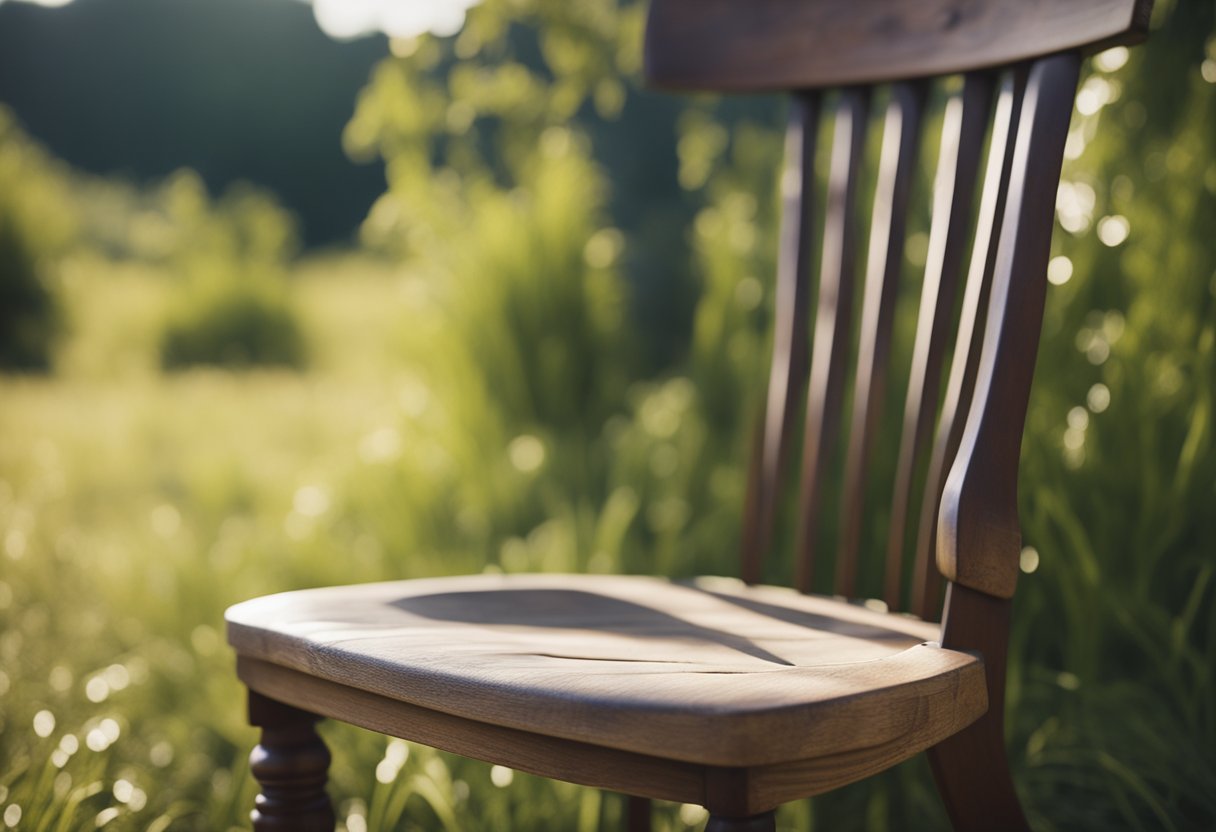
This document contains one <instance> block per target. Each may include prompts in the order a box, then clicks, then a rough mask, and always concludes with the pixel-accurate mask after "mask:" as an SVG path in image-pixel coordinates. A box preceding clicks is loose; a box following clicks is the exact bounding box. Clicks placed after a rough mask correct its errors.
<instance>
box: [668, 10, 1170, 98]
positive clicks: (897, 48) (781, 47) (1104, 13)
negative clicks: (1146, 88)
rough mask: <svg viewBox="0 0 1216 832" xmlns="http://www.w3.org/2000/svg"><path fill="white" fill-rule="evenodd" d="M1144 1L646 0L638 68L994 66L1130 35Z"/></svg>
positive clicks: (765, 84) (832, 81) (757, 75)
mask: <svg viewBox="0 0 1216 832" xmlns="http://www.w3.org/2000/svg"><path fill="white" fill-rule="evenodd" d="M1151 6H1152V2H1151V0H1019V2H1008V0H1004V2H1002V0H917V2H907V0H868V2H865V3H858V2H857V0H813V2H801V1H800V0H652V2H651V4H650V22H649V24H648V26H647V37H646V75H647V78H648V79H649V80H650V81H651V83H654V84H657V85H659V86H664V87H671V88H678V89H704V90H715V91H723V90H728V91H729V90H736V91H749V90H752V91H754V90H784V89H802V88H819V87H831V86H843V85H850V84H869V83H877V82H882V81H895V80H899V79H906V78H918V77H924V76H931V75H946V74H950V73H954V72H967V71H971V70H976V69H983V68H988V67H998V66H1003V65H1007V64H1012V63H1016V62H1018V61H1023V60H1026V59H1029V58H1037V57H1040V56H1044V55H1049V54H1051V53H1054V52H1060V51H1064V50H1070V49H1097V48H1102V47H1106V46H1110V45H1113V44H1115V43H1132V42H1135V41H1137V40H1140V39H1142V38H1143V35H1144V32H1145V31H1147V29H1148V16H1149V11H1150V9H1151Z"/></svg>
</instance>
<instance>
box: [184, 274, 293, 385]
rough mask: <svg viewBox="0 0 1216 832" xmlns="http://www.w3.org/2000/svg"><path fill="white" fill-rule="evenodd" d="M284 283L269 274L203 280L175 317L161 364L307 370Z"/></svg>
mask: <svg viewBox="0 0 1216 832" xmlns="http://www.w3.org/2000/svg"><path fill="white" fill-rule="evenodd" d="M280 283H281V278H280V279H279V280H276V279H275V278H273V277H271V276H269V275H267V274H255V275H242V274H236V275H223V276H220V277H219V279H218V280H215V281H200V282H199V284H198V286H197V288H196V289H194V290H193V291H190V292H188V293H187V294H186V295H185V296H184V297H183V300H182V302H181V303H179V304H178V307H177V309H176V311H175V312H174V313H173V314H171V316H170V318H169V321H168V324H167V325H166V327H165V331H164V335H163V336H162V337H161V346H160V354H161V365H162V366H163V367H164V368H165V369H169V370H173V369H181V368H184V367H189V366H192V365H199V364H211V365H217V366H225V367H232V368H243V367H250V366H255V365H269V366H284V367H300V366H302V365H303V364H304V338H303V336H302V334H301V331H300V327H299V325H298V324H297V322H296V316H295V311H294V309H293V308H292V306H291V305H290V303H289V302H288V298H287V295H286V292H285V290H284V289H283V288H282V286H281V285H280Z"/></svg>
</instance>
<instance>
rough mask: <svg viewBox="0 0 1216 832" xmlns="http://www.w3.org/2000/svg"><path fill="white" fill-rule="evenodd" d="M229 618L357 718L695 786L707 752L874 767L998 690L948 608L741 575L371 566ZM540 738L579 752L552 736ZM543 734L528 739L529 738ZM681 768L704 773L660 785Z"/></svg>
mask: <svg viewBox="0 0 1216 832" xmlns="http://www.w3.org/2000/svg"><path fill="white" fill-rule="evenodd" d="M228 621H229V637H230V640H231V642H232V644H233V645H234V646H235V647H236V648H237V652H238V654H239V655H240V657H241V673H242V677H243V678H244V679H245V681H246V682H247V683H248V684H249V685H250V687H251V688H252V689H254V690H255V691H259V692H261V693H263V694H265V695H267V696H270V697H272V698H274V699H276V700H279V701H282V702H286V703H288V704H291V705H295V706H296V707H300V708H303V709H306V710H309V711H312V712H315V713H320V714H326V713H327V712H328V711H330V710H334V709H335V708H334V706H333V704H332V703H333V701H334V700H335V697H338V698H341V699H342V700H343V701H344V707H343V708H342V709H341V712H342V714H343V718H344V719H346V720H347V721H353V722H355V723H356V724H364V725H365V726H366V727H370V728H375V729H377V730H381V731H387V732H388V733H393V734H396V735H398V736H402V737H404V738H406V739H416V740H419V741H423V742H426V743H428V744H432V745H436V746H438V747H440V748H447V749H448V750H452V751H457V752H458V753H463V754H467V755H469V756H474V757H479V758H481V759H485V760H488V761H491V762H496V763H503V764H507V765H514V766H515V767H517V768H524V769H525V770H530V771H534V772H536V773H540V774H545V775H549V776H556V777H562V778H563V779H570V780H578V781H582V782H588V783H589V784H593V785H601V786H611V787H614V788H622V785H621V784H619V783H614V782H609V783H605V782H603V776H601V775H598V774H596V775H594V776H592V774H593V771H599V770H600V768H599V767H597V766H589V767H588V774H587V775H584V776H581V777H580V776H577V772H573V773H572V771H571V764H570V762H569V759H568V758H569V757H571V756H578V757H583V758H587V757H596V758H598V757H602V756H604V755H605V754H610V753H611V752H626V754H625V755H624V757H622V760H623V763H622V764H624V765H626V766H627V767H633V768H636V769H637V770H638V771H639V772H644V771H647V770H648V769H649V768H654V767H657V768H660V769H664V761H668V762H669V763H670V765H668V766H666V768H665V769H664V770H665V771H666V776H657V775H655V774H654V773H652V774H650V775H648V777H650V778H651V779H652V780H653V782H652V783H651V784H650V788H649V789H647V788H642V789H641V792H642V793H650V794H651V795H652V796H658V797H667V798H670V799H681V800H690V801H693V802H704V794H703V791H704V772H698V771H694V769H697V767H709V768H716V767H723V768H730V769H732V770H742V769H747V768H762V767H765V766H777V765H778V764H788V763H791V762H794V761H802V760H805V761H814V760H822V759H826V758H835V757H839V756H840V755H843V754H853V755H857V757H858V760H859V762H862V763H863V764H862V765H861V767H860V773H859V774H858V776H859V777H860V776H865V775H866V774H868V773H871V770H876V769H878V768H882V767H885V766H887V765H890V764H891V763H892V762H893V761H894V760H896V759H902V758H905V757H908V756H911V755H912V754H914V753H916V752H917V751H920V750H922V749H924V748H926V747H928V746H929V745H932V744H933V743H935V742H937V741H939V740H940V739H942V738H944V737H946V736H950V735H952V734H954V733H956V732H957V731H959V730H961V729H962V728H963V727H965V726H966V725H968V724H969V723H971V722H972V721H974V720H975V719H977V718H978V717H979V716H980V715H981V714H983V713H984V711H985V709H986V707H987V696H986V688H985V682H984V669H983V665H982V662H981V661H980V660H979V659H977V658H976V657H974V656H972V655H970V654H967V653H961V652H956V651H952V650H945V649H942V648H941V647H938V646H937V645H936V644H934V643H932V642H933V640H935V639H936V638H937V637H938V635H937V634H938V632H939V628H938V626H937V625H936V624H930V623H925V622H921V621H918V620H916V619H912V618H908V617H903V616H895V615H886V614H883V613H878V612H874V611H871V610H868V609H865V608H864V607H859V606H855V605H851V604H846V603H843V602H841V601H836V600H833V599H829V598H822V597H816V596H807V595H801V594H798V593H795V592H793V591H790V590H784V589H778V588H774V587H748V586H745V585H744V584H742V583H741V582H738V581H734V580H729V579H720V578H719V579H713V578H702V579H697V580H695V581H692V582H688V583H673V582H669V581H665V580H662V579H657V578H644V577H605V576H578V575H512V576H488V575H483V576H472V577H460V578H443V579H435V580H423V581H408V582H394V583H383V584H368V585H362V586H350V587H333V588H326V589H316V590H305V591H301V592H292V593H285V594H281V595H274V596H269V597H266V598H261V599H257V600H255V601H250V602H247V603H244V604H240V605H238V606H236V607H234V608H233V609H232V610H230V611H229V615H228ZM340 689H345V694H343V693H342V690H340ZM352 701H358V702H359V703H361V705H360V708H361V709H362V710H361V711H360V712H364V713H365V716H364V719H363V720H360V719H351V713H352V712H351V710H349V707H350V703H351V702H352ZM356 710H359V709H356ZM437 726H442V730H435V727H437ZM538 738H551V739H552V740H554V741H556V746H557V747H559V748H560V750H561V753H558V754H556V756H551V755H547V754H540V755H537V754H536V752H535V747H536V742H537V740H538ZM517 746H518V747H517ZM525 746H529V747H531V748H532V749H533V750H532V751H529V752H527V755H526V759H524V760H522V761H521V759H519V758H518V756H513V755H518V754H519V753H523V748H524V747H525ZM871 756H872V757H873V758H874V759H873V761H872V762H873V763H874V764H875V765H874V767H873V768H872V767H871V766H870V765H866V764H864V761H865V759H866V758H867V757H871ZM635 757H636V758H637V759H627V758H635ZM642 758H649V759H646V760H643V759H642ZM684 764H691V766H689V765H684ZM576 767H577V766H576ZM834 768H835V766H834ZM676 771H682V772H684V774H685V775H687V776H688V777H691V780H689V782H690V783H693V784H694V785H693V786H691V788H693V789H694V790H699V791H698V793H696V794H687V793H685V792H687V790H688V788H690V787H689V786H687V785H685V786H681V787H680V788H679V789H678V790H677V792H678V793H675V794H673V793H671V791H670V790H668V791H666V792H664V793H662V794H653V792H654V791H655V790H656V787H657V786H661V785H662V784H663V783H666V782H667V781H669V780H671V776H670V775H671V774H672V773H673V772H676ZM781 771H782V772H783V777H785V778H786V779H787V780H788V778H790V776H791V773H792V772H791V770H790V769H789V767H788V766H783V767H782V768H781ZM690 772H691V773H690ZM755 773H756V772H752V774H753V775H754V774H755ZM832 773H833V777H832V780H831V782H830V783H820V782H817V781H816V780H815V778H804V779H802V780H798V777H797V775H795V777H794V781H792V782H788V783H787V784H786V787H787V789H788V790H789V791H790V792H791V794H797V795H802V794H810V793H813V792H818V791H823V790H824V788H830V787H834V786H837V785H840V782H839V775H840V774H841V772H840V771H836V770H834V771H833V772H832ZM846 776H847V775H846ZM677 779H678V778H677ZM686 779H687V778H686ZM849 779H856V778H852V777H850V778H849ZM752 780H753V782H754V781H755V777H754V776H753V777H752ZM846 782H847V781H846ZM631 785H632V786H633V789H634V790H635V792H636V791H637V790H638V788H639V787H638V785H636V784H631ZM643 785H645V784H643ZM783 794H784V793H783ZM791 794H784V796H783V797H782V799H790V797H791ZM778 802H780V801H778ZM773 805H776V803H775V802H774V803H773ZM747 808H748V810H749V811H752V810H763V809H767V808H771V807H769V806H759V807H757V806H754V805H749V806H748V807H747Z"/></svg>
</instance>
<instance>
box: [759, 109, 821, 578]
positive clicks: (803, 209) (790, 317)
mask: <svg viewBox="0 0 1216 832" xmlns="http://www.w3.org/2000/svg"><path fill="white" fill-rule="evenodd" d="M818 116H819V100H818V96H817V95H815V94H813V93H805V94H800V95H794V96H793V97H792V99H791V101H790V114H789V125H788V127H787V128H786V134H785V170H784V173H783V175H782V179H781V237H780V248H779V250H778V252H777V293H776V294H777V296H776V313H775V316H774V318H775V321H774V328H773V360H772V368H771V370H770V372H769V380H768V398H767V402H766V405H765V411H764V418H763V419H762V420H761V422H760V429H761V435H760V438H759V442H758V447H757V449H756V453H755V455H754V466H755V468H754V472H753V479H754V482H753V483H751V484H750V487H749V492H750V494H751V499H750V500H749V505H748V508H747V511H746V513H745V518H744V538H743V539H744V547H743V568H742V578H743V580H745V581H747V582H748V583H756V582H757V581H759V579H760V572H761V565H762V564H761V561H762V558H763V556H764V553H765V552H767V551H768V548H769V546H770V545H771V542H772V535H773V528H774V526H775V524H776V511H777V503H778V499H779V492H780V488H781V482H782V480H783V478H784V475H785V471H786V459H787V458H788V457H789V454H790V447H791V444H792V443H791V439H792V434H793V431H794V422H795V421H796V419H797V417H798V413H799V410H800V407H799V394H800V393H801V392H802V389H803V387H804V385H805V383H806V372H807V347H808V344H807V308H808V306H809V302H810V299H809V296H810V281H809V279H808V273H809V271H810V259H811V243H812V234H811V222H812V214H813V206H814V195H815V193H814V191H815V140H816V138H817V135H818V129H819V119H818Z"/></svg>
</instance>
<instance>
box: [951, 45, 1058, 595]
mask: <svg viewBox="0 0 1216 832" xmlns="http://www.w3.org/2000/svg"><path fill="white" fill-rule="evenodd" d="M1079 67H1080V57H1079V56H1078V55H1077V54H1075V53H1065V54H1062V55H1054V56H1052V57H1049V58H1044V59H1042V60H1041V61H1038V62H1036V63H1035V65H1034V66H1033V68H1032V69H1031V71H1030V77H1029V79H1028V80H1027V83H1026V94H1025V96H1024V100H1023V105H1022V112H1021V117H1020V119H1019V123H1018V133H1017V143H1016V146H1015V149H1014V159H1013V169H1012V171H1011V178H1010V185H1009V197H1008V203H1007V205H1006V210H1005V216H1004V220H1003V223H1002V226H1001V236H1000V240H999V242H998V249H997V262H996V271H995V272H994V274H993V282H992V296H991V298H990V301H989V312H988V320H987V323H986V326H985V331H984V346H983V351H982V352H981V354H980V367H979V371H978V373H977V375H976V383H975V393H974V396H973V399H972V406H971V410H970V413H968V415H967V424H966V427H965V429H964V432H963V438H962V441H961V442H960V444H959V450H958V456H957V458H956V459H955V461H954V465H953V467H952V468H951V471H950V476H949V478H948V479H947V481H946V487H945V489H944V491H943V492H942V505H941V510H940V514H939V515H938V517H939V521H938V549H937V565H938V569H940V570H941V573H942V575H943V576H944V577H946V578H947V579H948V580H951V581H953V582H955V583H958V584H962V585H964V586H966V587H969V588H971V589H977V590H980V591H981V592H986V593H988V594H989V595H994V596H996V597H998V598H1009V597H1011V596H1012V595H1013V590H1014V587H1015V586H1016V584H1017V576H1018V557H1019V554H1020V552H1021V537H1022V536H1021V530H1020V528H1019V526H1018V511H1017V480H1018V455H1019V452H1020V451H1021V447H1022V428H1023V425H1024V423H1025V419H1026V405H1027V402H1028V401H1029V399H1030V382H1031V377H1032V376H1033V374H1034V363H1035V354H1036V353H1037V351H1038V343H1039V330H1040V328H1041V327H1042V322H1043V301H1044V296H1045V293H1046V286H1047V258H1048V254H1049V252H1050V247H1051V231H1052V227H1053V223H1054V218H1055V199H1056V187H1057V184H1058V182H1059V179H1060V167H1061V164H1062V162H1063V155H1064V140H1065V138H1066V136H1067V134H1068V123H1069V119H1070V117H1071V116H1072V102H1073V95H1074V93H1075V91H1076V84H1077V75H1078V72H1079Z"/></svg>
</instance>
